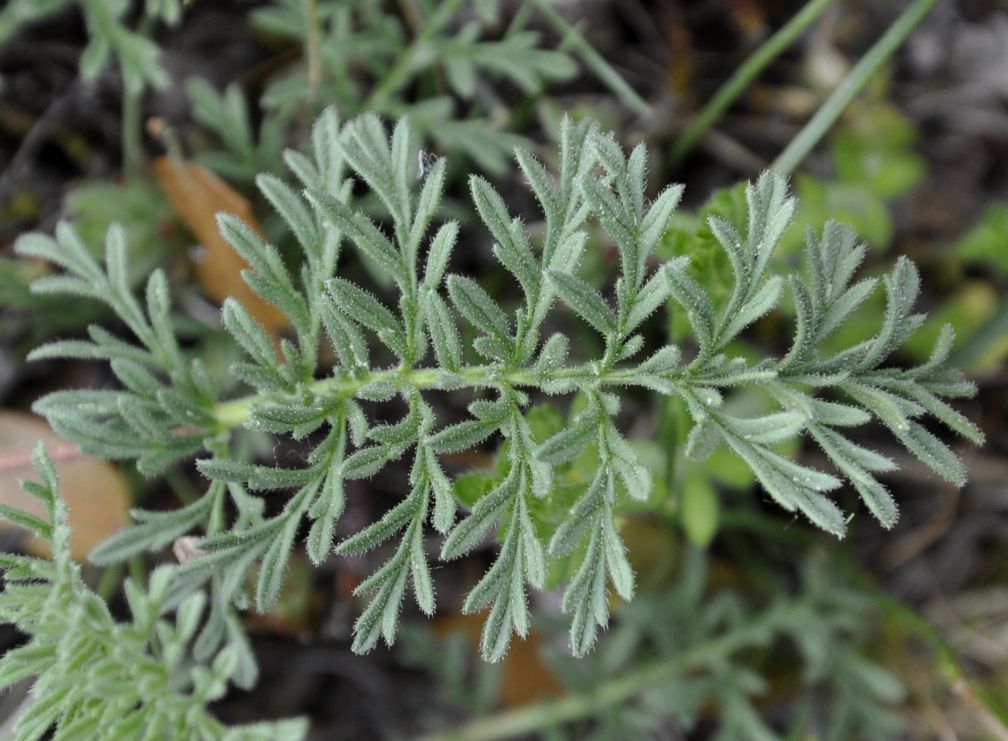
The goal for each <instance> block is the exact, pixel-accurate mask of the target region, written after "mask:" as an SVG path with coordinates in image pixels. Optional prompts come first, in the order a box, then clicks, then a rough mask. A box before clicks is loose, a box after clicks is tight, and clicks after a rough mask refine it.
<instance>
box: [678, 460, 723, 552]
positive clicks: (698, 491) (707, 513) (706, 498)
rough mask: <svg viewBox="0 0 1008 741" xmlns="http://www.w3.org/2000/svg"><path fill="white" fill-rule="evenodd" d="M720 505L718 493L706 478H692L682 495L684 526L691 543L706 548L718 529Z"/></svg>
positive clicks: (688, 480)
mask: <svg viewBox="0 0 1008 741" xmlns="http://www.w3.org/2000/svg"><path fill="white" fill-rule="evenodd" d="M719 510H720V504H719V501H718V494H717V491H716V490H715V489H714V487H713V486H711V483H710V481H709V480H708V479H707V477H705V476H702V475H700V476H691V477H690V478H688V479H687V480H686V483H685V485H684V486H683V493H682V511H681V515H680V516H681V518H682V525H683V530H685V531H686V537H687V538H689V542H690V543H691V544H692V545H693V546H695V547H697V548H706V547H707V546H708V545H710V542H711V540H713V539H714V535H715V534H716V533H717V529H718V514H719Z"/></svg>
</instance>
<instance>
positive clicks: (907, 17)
mask: <svg viewBox="0 0 1008 741" xmlns="http://www.w3.org/2000/svg"><path fill="white" fill-rule="evenodd" d="M938 2H939V0H914V2H913V3H912V4H911V5H910V6H909V7H908V8H907V9H906V10H904V11H903V13H902V14H901V15H900V16H899V18H897V19H896V20H895V21H894V22H893V24H892V25H891V26H889V29H888V30H887V31H886V32H885V33H884V34H882V37H881V38H880V39H879V40H878V41H876V42H875V45H874V46H872V48H871V49H869V50H868V52H867V53H866V54H865V55H864V56H863V57H862V58H861V60H860V61H859V62H858V63H857V64H856V65H854V68H853V69H852V70H851V71H850V72H849V73H848V75H847V77H845V78H844V80H843V82H841V83H840V85H839V86H837V88H836V90H834V91H833V93H832V94H831V95H830V97H829V98H828V99H827V100H826V102H825V103H823V105H822V106H821V107H820V108H819V110H818V111H816V113H815V115H814V116H812V118H811V119H810V120H809V122H808V123H807V124H805V127H804V128H803V129H802V130H801V131H800V132H799V133H798V136H796V137H795V138H794V139H792V140H791V143H790V144H788V146H787V148H785V150H784V151H783V152H781V155H780V156H779V157H778V158H777V161H776V162H774V164H773V168H774V169H775V170H777V171H778V172H781V173H784V174H788V173H791V172H792V171H794V169H795V168H796V167H797V166H798V165H799V164H801V162H802V160H804V159H805V157H806V156H808V153H809V152H811V151H812V149H813V148H814V147H815V146H816V144H818V143H819V140H820V139H822V138H823V136H825V134H826V132H827V131H829V129H830V127H832V126H833V124H834V123H835V122H836V120H837V119H838V118H840V114H842V113H843V112H844V110H845V109H846V108H847V106H848V105H849V104H850V102H851V101H852V100H853V99H854V96H856V95H857V94H858V93H859V92H861V90H862V88H864V86H865V85H866V84H868V81H869V80H870V79H871V78H872V76H873V75H874V74H875V72H876V71H878V68H879V67H881V66H882V64H883V63H884V62H885V61H886V60H887V59H888V58H889V57H891V56H892V55H893V53H894V52H895V51H896V50H897V49H898V48H899V47H900V46H901V45H902V44H903V42H904V41H906V39H907V37H908V36H909V35H910V33H911V32H912V31H913V30H914V29H915V28H916V27H917V26H918V25H919V24H920V22H921V21H923V20H924V18H925V17H926V16H927V14H928V13H930V12H931V11H932V10H933V9H934V7H935V6H936V5H937V4H938Z"/></svg>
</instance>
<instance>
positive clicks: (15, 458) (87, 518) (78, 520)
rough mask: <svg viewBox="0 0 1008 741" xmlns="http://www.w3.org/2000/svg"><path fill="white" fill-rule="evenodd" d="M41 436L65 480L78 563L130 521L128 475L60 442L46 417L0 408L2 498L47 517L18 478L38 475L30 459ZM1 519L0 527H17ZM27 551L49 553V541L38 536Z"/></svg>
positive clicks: (72, 543) (63, 487)
mask: <svg viewBox="0 0 1008 741" xmlns="http://www.w3.org/2000/svg"><path fill="white" fill-rule="evenodd" d="M39 440H43V441H45V445H46V450H47V451H49V453H50V456H51V457H52V458H53V465H54V466H55V467H56V472H57V473H58V474H59V478H60V496H61V497H62V498H63V500H64V501H65V502H66V503H67V507H68V508H69V510H70V514H69V518H70V551H71V553H72V554H73V557H74V559H75V560H77V561H83V560H84V559H86V558H87V555H88V553H90V552H91V550H92V549H93V548H94V547H95V546H97V545H98V544H99V543H101V542H102V541H103V540H105V539H106V538H108V537H109V536H110V535H112V534H113V533H115V532H118V531H119V530H121V529H122V528H123V527H125V526H126V523H127V520H128V519H129V507H130V494H129V485H128V484H127V483H126V479H125V477H124V476H123V475H122V474H121V473H120V472H119V469H117V468H116V467H115V466H113V465H112V464H111V463H108V462H106V461H103V460H100V459H98V458H92V457H90V456H86V455H82V454H80V453H77V452H76V448H75V447H73V446H69V445H68V444H67V443H66V442H64V441H62V440H60V438H59V437H57V435H56V433H55V432H53V431H52V429H51V428H50V427H49V425H47V424H46V423H45V422H44V421H43V420H41V419H39V418H38V417H36V416H34V415H32V414H26V413H24V412H15V411H9V410H0V459H2V461H3V463H4V465H3V466H2V467H0V502H2V503H3V504H6V505H8V506H10V507H16V508H18V509H22V510H25V511H27V512H31V513H32V514H35V515H38V516H41V517H42V518H43V519H45V518H46V516H47V513H46V511H45V507H44V506H43V505H42V503H41V502H39V501H38V500H37V499H35V497H32V496H29V495H27V494H25V493H24V492H23V491H21V487H20V486H19V485H18V481H19V480H20V479H24V478H37V477H36V476H35V474H34V472H33V471H32V468H31V463H30V462H29V457H30V454H31V451H32V449H34V447H35V445H36V443H37V442H38V441H39ZM14 527H15V526H14V525H11V524H10V523H8V522H5V521H3V522H0V529H13V528H14ZM27 550H28V551H29V552H31V553H34V554H35V555H38V556H43V557H45V556H49V555H50V552H49V544H48V543H46V542H44V541H42V540H39V539H37V538H34V537H33V538H30V539H29V540H28V541H27Z"/></svg>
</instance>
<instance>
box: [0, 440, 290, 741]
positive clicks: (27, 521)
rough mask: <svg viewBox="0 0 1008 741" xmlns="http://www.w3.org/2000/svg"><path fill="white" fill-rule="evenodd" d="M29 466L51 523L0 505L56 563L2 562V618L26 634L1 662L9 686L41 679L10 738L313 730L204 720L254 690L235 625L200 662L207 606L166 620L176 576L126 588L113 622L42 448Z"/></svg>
mask: <svg viewBox="0 0 1008 741" xmlns="http://www.w3.org/2000/svg"><path fill="white" fill-rule="evenodd" d="M32 461H33V464H34V466H35V470H36V472H37V474H38V476H39V477H40V478H41V481H24V482H22V488H23V489H24V491H25V493H26V494H29V495H31V496H33V497H35V498H36V499H38V500H40V501H41V503H42V504H43V505H44V507H45V509H46V511H47V513H48V516H47V518H41V517H37V516H35V515H33V514H30V513H28V512H25V511H22V510H18V509H13V508H11V507H8V506H6V505H0V517H2V518H4V519H6V520H9V521H11V522H13V523H15V524H17V525H19V526H21V527H24V528H27V529H28V530H29V531H31V532H32V533H33V534H34V535H35V536H36V537H38V538H41V539H42V540H44V541H46V542H47V543H49V545H50V546H51V549H52V558H51V559H43V558H36V557H34V556H22V555H11V554H2V555H0V567H2V568H3V572H4V591H3V593H2V594H0V619H2V620H3V621H4V622H5V623H12V624H14V625H15V626H17V628H18V629H19V630H20V631H22V632H23V633H25V634H27V635H28V636H29V640H28V642H27V643H25V644H23V645H21V646H18V647H17V648H15V649H12V650H10V651H7V652H6V653H5V654H4V655H3V656H2V657H0V689H6V688H8V687H11V686H12V685H14V684H16V683H18V682H21V681H24V680H29V679H32V678H34V680H33V682H32V686H31V689H30V691H29V695H28V700H29V701H28V702H27V703H26V708H25V710H24V712H23V713H21V714H20V715H19V717H18V719H17V722H16V724H15V725H14V728H13V734H14V735H13V737H14V738H15V739H16V740H17V741H30V740H33V739H40V738H53V739H68V740H69V739H81V738H101V739H121V740H122V741H126V740H127V739H139V738H152V739H153V738H192V739H207V740H209V739H220V740H221V741H224V740H228V739H231V740H233V741H239V740H245V739H248V740H250V741H251V740H252V739H262V740H263V741H267V740H269V741H274V740H276V739H300V738H303V737H304V735H305V733H306V731H307V723H306V722H305V721H303V720H300V719H296V720H288V721H280V722H276V723H256V724H252V725H243V726H233V727H228V726H225V725H224V724H223V723H221V722H220V721H218V720H217V719H216V718H215V717H214V716H213V715H211V714H210V713H209V712H208V711H207V709H206V706H207V705H208V704H209V703H211V702H213V701H214V700H217V699H218V698H220V697H222V696H223V695H224V693H225V691H226V690H227V687H228V684H229V683H235V682H237V683H240V684H243V685H245V686H247V685H248V684H250V683H251V682H252V681H254V678H255V663H254V660H253V657H252V654H251V648H250V647H249V645H248V643H247V642H246V640H245V637H244V634H243V633H242V632H241V630H240V629H237V618H236V617H234V616H232V617H231V620H232V627H231V629H230V631H229V633H230V635H229V637H228V639H227V642H226V644H227V645H226V646H225V647H224V648H223V649H222V650H221V651H219V652H218V653H217V655H216V656H215V657H214V659H213V661H212V662H207V663H206V665H199V664H192V663H191V660H190V654H191V651H190V644H191V642H192V639H193V636H194V635H195V634H196V630H197V628H198V626H199V623H200V620H201V616H202V613H203V611H204V607H205V603H206V597H205V595H204V593H203V592H195V593H193V594H191V595H189V596H188V597H187V598H186V599H185V600H183V601H182V602H181V603H180V604H179V605H178V609H177V610H176V611H175V615H174V618H172V617H169V615H168V614H167V613H166V604H167V596H168V594H169V592H170V590H171V585H172V581H173V579H174V567H172V566H160V567H158V568H157V569H155V570H154V572H153V573H151V575H150V578H149V580H148V584H147V587H146V588H144V587H142V586H140V585H138V584H137V583H136V582H133V581H132V580H127V581H126V584H125V587H124V593H125V596H126V602H127V604H128V605H129V609H130V613H131V619H130V620H129V621H127V622H118V621H116V620H115V619H114V618H113V617H112V615H111V613H110V612H109V608H108V606H107V605H106V604H105V602H104V600H102V599H101V597H99V596H98V595H97V594H95V593H94V592H92V591H91V590H90V589H89V588H88V587H87V585H86V584H85V583H84V581H83V580H82V579H81V575H80V569H79V567H78V566H77V565H76V564H75V563H74V562H73V561H72V560H71V557H70V545H69V529H68V527H67V509H66V505H65V503H64V502H63V501H62V500H61V499H60V498H59V493H58V482H57V478H56V472H55V470H54V469H53V466H52V462H51V461H50V459H49V457H48V456H47V455H46V452H45V448H44V447H43V446H42V444H41V443H40V444H39V446H38V447H37V448H36V450H35V453H34V455H33V457H32ZM50 731H51V732H52V734H51V735H49V732H50Z"/></svg>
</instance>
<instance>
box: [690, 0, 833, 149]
mask: <svg viewBox="0 0 1008 741" xmlns="http://www.w3.org/2000/svg"><path fill="white" fill-rule="evenodd" d="M832 1H833V0H810V1H809V3H808V4H807V5H805V7H803V8H802V9H801V10H800V11H798V13H797V14H796V15H795V16H794V17H793V18H792V19H791V20H789V21H788V22H787V23H786V24H784V26H782V27H781V29H780V30H779V31H777V33H775V34H774V35H773V36H771V37H770V38H769V39H767V40H766V41H764V42H763V43H762V44H760V46H759V48H758V49H756V51H755V52H753V53H752V54H751V55H750V56H749V58H748V59H746V60H745V62H743V63H742V66H740V67H739V68H738V69H737V70H735V73H734V74H733V75H732V76H731V78H729V80H728V81H727V82H726V83H725V84H724V85H722V86H721V88H720V89H719V90H718V91H717V93H715V95H714V97H713V98H711V100H710V102H709V103H707V105H705V106H704V108H703V110H702V111H700V113H699V114H698V115H697V116H696V117H695V118H694V119H693V122H692V123H691V124H690V125H689V128H687V129H686V131H685V133H683V135H682V136H681V137H679V139H678V141H676V143H675V146H674V147H673V148H672V164H673V165H676V164H678V163H679V162H682V160H683V158H685V157H686V155H687V154H689V153H690V151H692V149H693V147H694V145H695V144H696V143H697V142H698V141H699V140H700V137H702V136H703V135H704V133H706V131H707V130H708V129H709V128H710V127H711V126H713V125H714V123H715V122H716V121H717V120H718V119H720V118H721V116H723V115H724V113H725V111H727V110H728V108H729V107H730V106H731V104H732V103H734V102H735V99H736V98H738V96H739V95H741V94H742V92H743V91H745V89H746V88H748V87H749V85H750V84H752V81H753V80H754V79H756V77H757V76H758V75H759V74H760V72H762V71H763V70H764V69H765V68H766V66H767V65H768V64H770V62H772V61H773V60H774V59H776V58H777V57H778V56H780V54H781V52H783V51H784V50H785V49H787V48H788V47H789V46H791V44H792V42H794V40H795V39H796V38H798V36H800V35H801V34H802V32H803V31H805V29H807V28H808V27H809V26H810V25H812V22H813V21H815V20H816V18H818V17H819V16H820V15H822V13H823V11H825V10H826V8H827V7H829V4H830V3H831V2H832Z"/></svg>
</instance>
